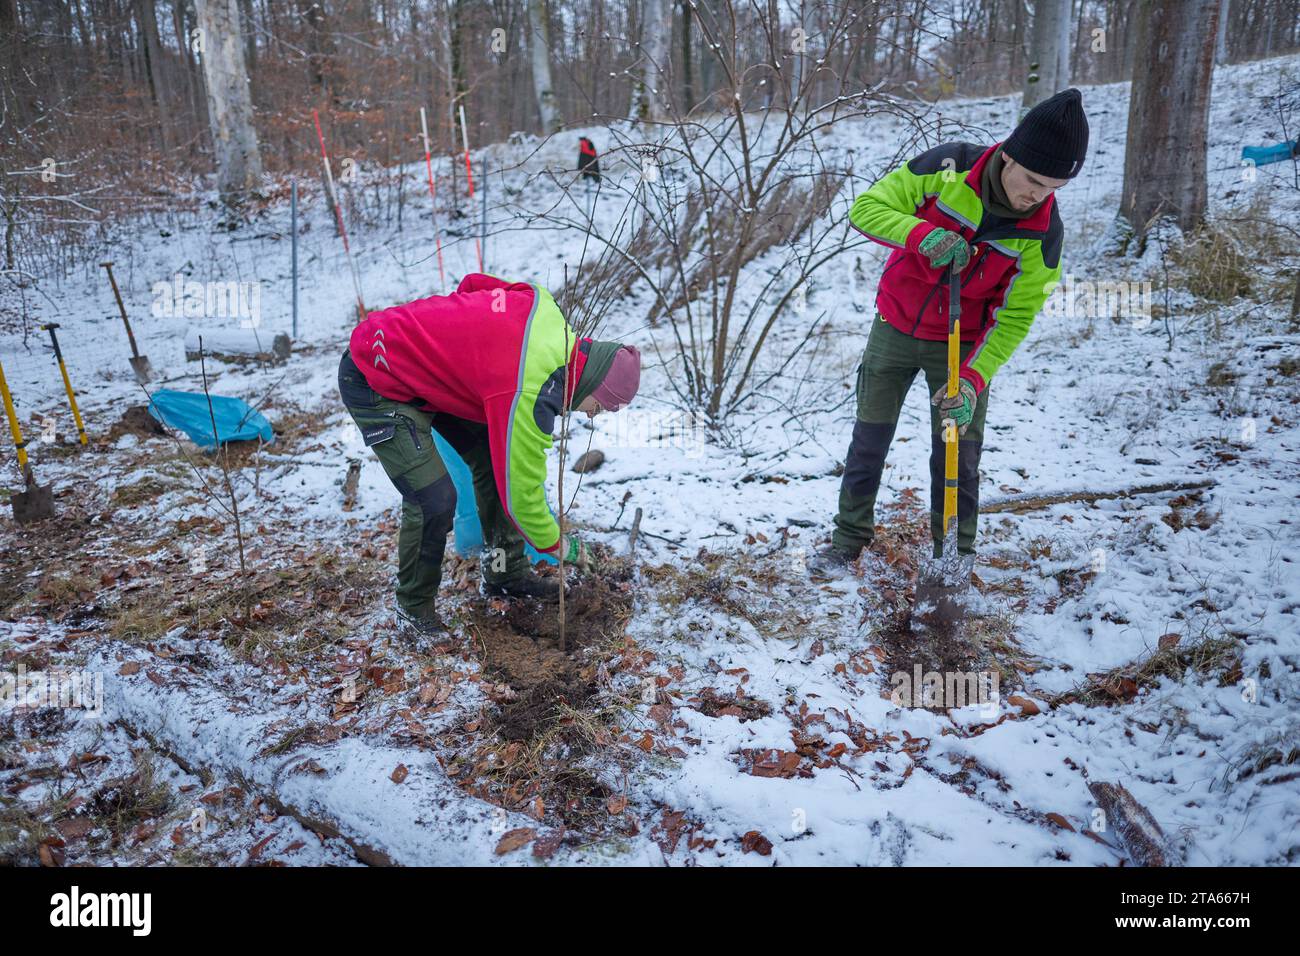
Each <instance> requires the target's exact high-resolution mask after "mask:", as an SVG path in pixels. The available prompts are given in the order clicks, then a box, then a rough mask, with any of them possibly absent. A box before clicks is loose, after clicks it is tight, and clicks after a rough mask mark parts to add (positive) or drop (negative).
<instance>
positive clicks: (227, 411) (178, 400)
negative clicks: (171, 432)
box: [149, 388, 274, 448]
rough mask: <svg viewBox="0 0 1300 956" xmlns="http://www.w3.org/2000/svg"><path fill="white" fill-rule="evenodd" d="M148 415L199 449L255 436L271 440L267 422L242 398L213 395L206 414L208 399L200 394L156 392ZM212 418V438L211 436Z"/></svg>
mask: <svg viewBox="0 0 1300 956" xmlns="http://www.w3.org/2000/svg"><path fill="white" fill-rule="evenodd" d="M149 414H150V415H152V416H153V417H154V418H156V419H158V421H160V422H162V423H163V424H164V425H166V426H168V427H169V428H179V429H180V430H181V431H183V432H184V433H185V434H186V435H188V436H189V437H190V440H191V441H192V442H194V444H196V445H199V446H201V447H203V448H212V447H214V446H216V444H217V443H218V442H228V441H252V440H254V439H256V438H257V437H258V436H261V439H262V441H264V442H269V441H270V440H271V439H272V438H273V437H274V432H273V431H272V430H271V423H270V422H268V421H267V420H266V418H265V416H263V415H262V413H261V412H258V411H254V410H253V408H252V407H251V406H250V405H249V404H248V403H247V402H245V401H244V400H243V399H242V398H231V397H229V396H228V395H213V396H212V409H211V411H209V410H208V396H207V395H204V394H203V393H202V392H178V391H175V390H174V389H169V388H164V389H159V390H158V391H156V392H154V393H153V401H152V402H150V403H149ZM214 417H215V418H216V420H217V433H216V435H213V434H212V420H213V418H214Z"/></svg>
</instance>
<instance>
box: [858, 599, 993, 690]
mask: <svg viewBox="0 0 1300 956" xmlns="http://www.w3.org/2000/svg"><path fill="white" fill-rule="evenodd" d="M923 617H924V618H925V619H923ZM968 631H969V628H968V626H967V625H965V624H961V623H958V624H953V623H950V622H947V621H943V620H940V619H937V618H935V617H933V616H930V615H924V616H922V615H914V614H913V612H912V610H911V609H910V608H909V609H907V610H905V611H903V612H900V613H896V614H894V615H892V616H891V617H890V618H888V620H887V621H886V623H885V625H884V626H883V627H881V628H880V629H879V630H878V631H877V632H876V636H877V639H878V640H879V641H880V645H881V647H882V648H883V649H884V651H885V661H884V670H885V685H886V689H887V690H894V689H897V688H898V687H900V686H901V687H902V688H903V689H907V688H911V687H912V685H913V684H914V683H915V682H916V674H917V673H918V671H919V673H920V674H921V675H922V677H923V678H924V675H927V674H931V673H936V674H938V675H939V679H940V681H942V682H943V686H945V687H946V686H947V684H948V682H949V680H950V679H951V678H953V677H954V676H955V675H958V674H968V673H972V672H976V673H982V672H987V671H991V670H993V669H994V667H993V661H992V659H991V657H990V655H989V654H988V652H987V650H986V649H985V648H984V647H982V646H981V645H980V644H979V643H978V642H977V641H975V640H973V639H972V638H971V637H970V636H969V633H968ZM900 674H901V675H903V677H905V678H906V683H904V684H902V685H899V684H897V683H896V682H895V675H900ZM914 691H915V694H914V697H913V700H914V701H915V703H916V705H917V706H920V705H921V704H922V697H921V688H920V687H916V688H914ZM904 697H905V699H906V695H904ZM934 706H936V707H937V708H938V709H946V708H947V707H949V706H953V704H952V703H949V702H946V701H943V700H942V699H941V700H939V701H936V702H935V704H934Z"/></svg>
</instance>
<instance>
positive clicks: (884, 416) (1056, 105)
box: [809, 89, 1088, 577]
mask: <svg viewBox="0 0 1300 956" xmlns="http://www.w3.org/2000/svg"><path fill="white" fill-rule="evenodd" d="M1087 151H1088V120H1087V117H1086V116H1085V115H1084V111H1083V97H1082V95H1081V94H1080V93H1079V91H1078V90H1075V89H1069V90H1064V91H1062V92H1060V93H1057V94H1056V95H1055V96H1053V97H1051V98H1050V99H1048V100H1045V101H1043V102H1042V103H1039V104H1038V105H1037V106H1035V107H1034V108H1033V109H1031V110H1030V111H1029V112H1028V113H1026V114H1025V116H1024V118H1023V119H1022V120H1021V121H1020V124H1019V125H1018V126H1017V127H1016V128H1015V130H1014V131H1013V132H1012V133H1011V135H1010V136H1008V137H1007V139H1006V140H1005V141H1004V142H1002V143H995V144H994V145H992V146H987V147H986V146H978V145H975V144H972V143H960V142H958V143H945V144H943V145H941V146H936V147H935V148H934V149H931V150H928V151H926V152H924V153H922V154H921V155H919V156H917V157H915V158H914V159H912V160H911V161H909V162H908V163H906V164H905V165H903V166H901V167H900V168H898V169H896V170H894V171H893V172H891V173H889V174H888V175H887V176H885V177H884V178H883V179H881V180H879V181H878V182H877V183H876V184H875V185H873V186H872V187H871V188H870V189H868V190H867V191H866V192H864V193H862V195H860V196H858V198H857V200H856V201H855V202H854V204H853V209H852V210H851V212H850V214H849V220H850V222H851V223H852V224H853V226H854V228H856V229H857V230H858V231H859V232H861V233H862V234H863V235H865V236H867V237H868V238H869V239H873V240H875V241H876V242H879V243H881V244H883V245H886V246H889V247H891V248H892V249H893V250H894V252H893V254H892V255H891V256H890V257H889V260H888V262H886V264H885V268H884V271H883V272H882V274H881V279H880V284H879V288H878V291H877V294H876V310H877V311H876V321H875V322H873V323H872V328H871V335H870V338H869V339H868V342H867V348H866V351H865V352H864V353H863V356H862V364H861V366H859V369H858V380H857V422H856V423H855V425H854V428H853V438H852V440H851V442H850V444H849V451H848V455H847V458H846V460H845V463H844V477H843V481H842V483H841V486H840V499H839V512H838V514H837V515H836V517H835V530H834V533H833V535H832V537H831V546H830V547H829V548H827V549H824V550H822V551H820V552H818V553H817V554H816V555H815V556H814V557H813V559H812V560H811V561H810V562H809V570H810V571H811V572H812V573H813V575H814V576H816V577H830V576H833V575H835V574H836V573H840V572H842V571H843V570H844V569H846V568H847V566H848V565H849V563H850V562H852V561H853V560H855V559H856V558H857V556H858V554H859V553H860V552H861V550H862V549H863V548H864V547H866V546H868V545H870V544H871V542H872V540H873V539H874V537H875V502H876V493H877V491H878V490H879V487H880V477H881V473H882V471H883V469H884V466H885V456H886V454H887V453H888V451H889V445H890V443H891V441H892V440H893V437H894V429H895V427H896V425H897V423H898V416H899V412H900V411H901V409H902V405H903V399H904V397H905V396H906V395H907V391H908V389H909V388H910V386H911V384H912V381H913V379H915V378H916V374H917V372H924V373H925V377H926V381H927V387H928V388H929V390H930V392H931V394H932V395H933V398H932V399H931V403H930V404H931V415H930V430H931V436H932V441H931V454H930V478H931V497H930V502H931V522H930V524H931V534H932V537H933V539H934V542H935V556H936V557H937V556H938V555H939V553H940V550H941V548H940V545H941V543H942V540H943V526H942V525H943V520H942V514H943V489H944V443H943V434H942V428H943V426H942V422H943V419H945V418H951V419H952V420H953V421H954V422H955V423H956V425H957V429H958V435H959V441H958V465H957V550H958V552H959V553H960V554H964V555H971V554H973V553H974V550H975V530H976V521H977V518H978V510H979V459H980V452H981V450H982V447H983V438H984V417H985V413H986V411H987V409H988V394H989V381H990V380H991V379H992V378H993V376H994V375H995V374H996V373H997V371H998V369H1000V368H1001V367H1002V365H1003V364H1004V363H1005V362H1006V361H1007V359H1009V358H1010V357H1011V354H1012V352H1014V351H1015V349H1016V347H1017V346H1018V345H1019V344H1020V342H1021V341H1022V340H1023V339H1024V337H1025V335H1026V333H1027V332H1028V331H1029V327H1030V326H1031V325H1032V324H1033V322H1034V319H1035V317H1036V316H1037V315H1038V312H1039V310H1040V309H1041V308H1042V306H1043V303H1044V302H1045V301H1046V300H1047V297H1048V295H1049V294H1050V293H1051V291H1052V289H1053V288H1054V287H1055V286H1056V284H1057V282H1058V281H1059V280H1060V275H1061V236H1062V227H1061V217H1060V215H1059V214H1058V212H1057V209H1056V202H1055V198H1054V196H1053V193H1054V192H1055V191H1056V190H1057V189H1058V188H1060V187H1061V186H1064V185H1065V184H1066V183H1067V182H1068V181H1069V180H1071V179H1073V178H1074V177H1075V176H1077V175H1078V174H1079V169H1080V168H1081V167H1082V166H1083V161H1084V157H1085V155H1086V154H1087ZM951 270H955V271H956V272H957V273H958V274H959V277H960V283H961V348H960V354H961V370H960V387H959V389H958V394H957V395H956V396H955V397H953V398H948V397H947V395H946V391H947V338H948V302H949V294H948V288H947V277H948V275H949V272H950V271H951ZM941 293H942V294H941Z"/></svg>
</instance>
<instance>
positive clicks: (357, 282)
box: [311, 110, 366, 322]
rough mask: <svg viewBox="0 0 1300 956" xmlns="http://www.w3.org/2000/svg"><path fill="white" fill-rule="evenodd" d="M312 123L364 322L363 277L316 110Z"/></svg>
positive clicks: (313, 112) (360, 313)
mask: <svg viewBox="0 0 1300 956" xmlns="http://www.w3.org/2000/svg"><path fill="white" fill-rule="evenodd" d="M311 118H312V122H314V123H315V124H316V139H317V140H319V141H320V161H321V165H322V166H323V167H324V169H325V185H326V187H328V189H329V191H330V201H331V202H332V203H334V215H335V217H336V218H337V220H338V225H339V235H340V236H342V237H343V254H344V255H345V256H346V257H347V260H348V268H349V269H351V270H352V288H353V289H354V290H356V293H357V319H358V321H361V322H364V321H365V319H366V303H365V300H364V299H362V297H361V276H360V274H358V272H357V264H356V262H355V261H354V260H353V258H352V248H351V246H349V245H348V231H347V229H346V228H345V227H344V225H343V207H342V206H341V205H340V204H339V195H338V190H337V189H335V188H334V174H333V173H332V172H330V159H329V155H328V154H327V153H326V152H325V134H324V133H322V132H321V128H320V114H319V113H318V112H317V111H316V110H312V111H311Z"/></svg>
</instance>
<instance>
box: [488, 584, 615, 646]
mask: <svg viewBox="0 0 1300 956" xmlns="http://www.w3.org/2000/svg"><path fill="white" fill-rule="evenodd" d="M564 616H565V620H566V625H565V637H566V642H567V643H568V645H569V646H570V648H571V649H574V650H576V649H579V648H582V647H587V646H590V645H591V644H594V643H597V642H599V641H604V640H608V639H609V638H612V637H615V636H617V635H619V634H622V633H623V629H624V628H625V627H627V622H628V619H629V618H630V617H631V616H632V596H631V595H630V594H629V593H627V592H626V591H623V590H621V589H620V588H619V587H617V586H616V585H613V584H610V583H609V582H607V581H604V580H602V579H600V578H593V579H589V580H584V581H583V582H582V583H580V584H578V585H575V586H573V587H570V589H569V591H568V592H567V593H566V594H565V599H564ZM506 621H507V622H508V623H509V624H510V626H511V627H512V628H514V629H515V630H516V631H518V632H519V633H520V634H527V635H528V636H529V637H536V638H539V639H546V638H550V639H552V640H557V641H558V640H559V637H560V612H559V605H558V604H542V603H540V602H537V601H514V602H512V603H511V605H510V607H509V608H508V609H507V611H506Z"/></svg>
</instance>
